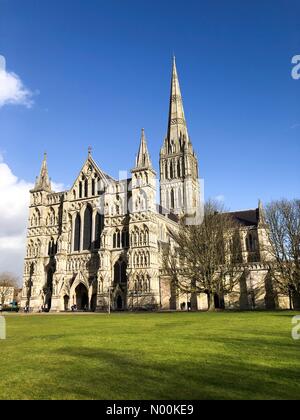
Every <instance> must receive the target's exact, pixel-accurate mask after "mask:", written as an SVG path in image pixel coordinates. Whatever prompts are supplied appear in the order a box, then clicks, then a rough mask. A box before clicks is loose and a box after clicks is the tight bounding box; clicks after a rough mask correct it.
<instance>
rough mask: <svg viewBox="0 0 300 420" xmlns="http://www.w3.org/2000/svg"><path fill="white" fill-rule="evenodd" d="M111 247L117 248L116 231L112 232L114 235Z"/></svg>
mask: <svg viewBox="0 0 300 420" xmlns="http://www.w3.org/2000/svg"><path fill="white" fill-rule="evenodd" d="M113 248H117V232H115V233H114V237H113Z"/></svg>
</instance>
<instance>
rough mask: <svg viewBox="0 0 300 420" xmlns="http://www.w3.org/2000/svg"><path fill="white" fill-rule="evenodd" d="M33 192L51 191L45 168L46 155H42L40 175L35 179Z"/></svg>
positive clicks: (46, 168)
mask: <svg viewBox="0 0 300 420" xmlns="http://www.w3.org/2000/svg"><path fill="white" fill-rule="evenodd" d="M33 191H51V181H50V178H49V175H48V166H47V153H44V159H43V163H42V167H41V171H40V175H39V176H38V177H37V178H36V181H35V186H34V189H33Z"/></svg>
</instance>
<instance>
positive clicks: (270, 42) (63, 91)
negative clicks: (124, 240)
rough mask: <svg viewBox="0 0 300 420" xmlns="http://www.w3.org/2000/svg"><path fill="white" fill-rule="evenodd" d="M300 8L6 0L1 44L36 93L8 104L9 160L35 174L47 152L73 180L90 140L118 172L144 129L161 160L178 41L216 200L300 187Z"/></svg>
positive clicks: (60, 175) (1, 121) (100, 158)
mask: <svg viewBox="0 0 300 420" xmlns="http://www.w3.org/2000/svg"><path fill="white" fill-rule="evenodd" d="M299 16H300V3H299V1H298V0H297V1H296V0H295V1H294V0H282V1H279V0H273V1H256V0H252V1H241V0H240V1H233V0H228V1H220V0H219V1H208V0H207V1H199V0H197V1H191V0H186V1H185V2H182V1H177V0H173V1H172V2H171V1H166V0H161V1H158V0H153V1H151V2H149V1H148V2H146V1H144V0H140V1H136V0H110V1H102V0H98V1H96V0H85V1H84V0H59V1H58V0H36V1H34V0H0V54H1V55H3V56H4V57H5V58H6V65H7V70H8V71H10V72H14V73H16V74H17V75H18V76H19V77H20V78H21V80H22V82H23V83H24V85H25V86H26V87H27V88H28V89H29V90H30V91H31V92H33V98H32V99H33V101H34V103H33V105H32V106H31V107H26V106H21V105H5V106H2V107H1V108H0V127H1V132H0V152H1V154H2V155H3V158H4V161H5V162H6V164H7V165H8V166H9V167H10V168H11V170H12V172H13V173H14V174H15V175H16V176H17V177H19V178H20V179H24V180H26V181H28V182H29V181H33V180H34V178H35V176H36V175H37V174H38V172H39V168H40V164H41V160H42V156H43V152H44V151H47V152H48V156H49V158H48V161H49V170H50V175H51V177H52V179H53V180H54V181H56V182H60V183H64V185H66V186H70V185H71V184H72V183H73V181H74V179H75V177H76V176H77V174H78V171H79V170H80V168H81V166H82V164H83V162H84V160H85V158H86V156H87V149H88V146H89V145H91V146H92V147H93V156H94V159H95V160H96V161H97V162H98V164H99V166H100V167H101V168H102V169H103V170H105V171H106V172H108V173H110V174H111V175H112V176H117V175H118V170H119V169H120V170H124V169H130V168H131V167H132V166H133V163H134V157H135V154H136V152H137V149H138V144H139V137H140V130H141V128H142V127H145V130H146V135H147V139H148V145H149V149H150V153H151V156H152V160H153V163H154V165H155V167H156V168H158V157H159V150H160V147H161V145H162V142H163V138H164V135H165V133H166V129H167V117H168V101H169V88H170V75H171V57H172V54H173V52H174V53H175V54H176V57H177V67H178V72H179V77H180V82H181V89H182V93H183V98H184V105H185V113H186V117H187V121H188V128H189V133H190V136H191V139H192V142H193V145H194V148H195V150H196V152H197V154H198V159H199V166H200V172H201V177H202V178H204V180H205V196H206V198H208V197H216V196H224V197H225V205H226V206H227V207H228V208H231V209H232V210H235V209H242V208H253V207H255V206H256V205H257V201H258V199H259V198H261V199H262V200H263V201H264V202H266V201H269V200H271V199H276V198H281V197H283V196H285V197H288V198H293V197H299V175H300V165H299V155H300V153H299V152H300V147H299V144H300V142H299V140H300V112H299V111H300V80H293V79H292V77H291V70H292V64H291V59H292V57H293V56H294V55H296V54H300V21H299Z"/></svg>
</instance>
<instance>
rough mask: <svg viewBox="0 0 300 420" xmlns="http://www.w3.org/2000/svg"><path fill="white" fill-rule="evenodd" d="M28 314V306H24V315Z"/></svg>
mask: <svg viewBox="0 0 300 420" xmlns="http://www.w3.org/2000/svg"><path fill="white" fill-rule="evenodd" d="M29 312H30V307H29V306H28V305H26V306H25V307H24V313H25V314H28V313H29Z"/></svg>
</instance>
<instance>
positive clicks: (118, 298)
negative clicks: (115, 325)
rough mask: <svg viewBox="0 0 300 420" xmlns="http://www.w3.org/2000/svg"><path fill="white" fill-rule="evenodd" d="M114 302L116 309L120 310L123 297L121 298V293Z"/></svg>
mask: <svg viewBox="0 0 300 420" xmlns="http://www.w3.org/2000/svg"><path fill="white" fill-rule="evenodd" d="M116 303H117V310H118V311H122V309H123V299H122V296H121V295H118V297H117V302H116Z"/></svg>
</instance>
